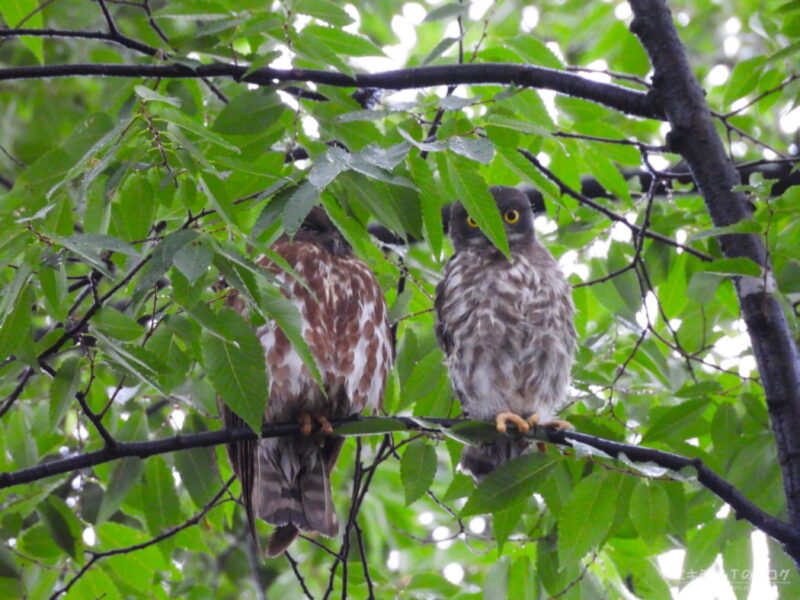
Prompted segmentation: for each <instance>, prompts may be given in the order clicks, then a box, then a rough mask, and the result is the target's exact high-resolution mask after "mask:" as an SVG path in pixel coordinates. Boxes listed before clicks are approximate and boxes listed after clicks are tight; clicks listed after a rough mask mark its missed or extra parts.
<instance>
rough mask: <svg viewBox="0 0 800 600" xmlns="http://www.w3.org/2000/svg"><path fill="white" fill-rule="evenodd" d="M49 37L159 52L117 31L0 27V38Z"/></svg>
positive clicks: (157, 53)
mask: <svg viewBox="0 0 800 600" xmlns="http://www.w3.org/2000/svg"><path fill="white" fill-rule="evenodd" d="M23 36H29V37H51V38H79V39H84V40H102V41H105V42H111V43H114V44H119V45H120V46H124V47H125V48H130V49H131V50H136V51H137V52H141V53H142V54H146V55H147V56H158V55H159V53H160V52H161V51H160V50H159V49H158V48H154V47H153V46H149V45H147V44H145V43H143V42H140V41H137V40H134V39H132V38H129V37H127V36H125V35H122V34H121V33H120V32H119V31H116V30H115V31H110V32H106V31H78V30H70V29H24V28H22V29H0V38H11V37H23Z"/></svg>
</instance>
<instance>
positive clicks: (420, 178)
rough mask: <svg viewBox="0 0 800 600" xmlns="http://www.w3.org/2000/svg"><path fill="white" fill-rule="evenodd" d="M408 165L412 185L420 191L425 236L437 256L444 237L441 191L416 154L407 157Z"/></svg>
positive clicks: (425, 164) (429, 169)
mask: <svg viewBox="0 0 800 600" xmlns="http://www.w3.org/2000/svg"><path fill="white" fill-rule="evenodd" d="M408 166H409V169H410V171H411V177H412V179H413V181H414V185H416V186H417V189H418V190H419V192H420V199H419V200H420V202H419V205H420V212H421V213H422V225H423V227H424V231H425V238H426V239H427V240H428V243H429V244H430V246H431V250H432V251H433V254H434V256H437V257H438V256H439V255H440V253H441V251H442V240H443V239H444V228H443V225H442V207H441V192H440V191H439V189H438V187H437V185H436V181H435V180H434V178H433V172H432V171H431V168H430V167H429V166H428V163H427V162H425V161H424V160H422V159H421V158H420V157H418V156H411V157H409V158H408Z"/></svg>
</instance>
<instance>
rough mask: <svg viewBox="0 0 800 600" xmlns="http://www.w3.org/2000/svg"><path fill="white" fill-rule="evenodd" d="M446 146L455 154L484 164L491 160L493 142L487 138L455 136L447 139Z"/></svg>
mask: <svg viewBox="0 0 800 600" xmlns="http://www.w3.org/2000/svg"><path fill="white" fill-rule="evenodd" d="M448 146H449V147H450V149H451V150H452V151H453V152H455V153H456V154H460V155H461V156H465V157H467V158H469V159H470V160H474V161H477V162H479V163H483V164H484V165H488V164H489V163H490V162H492V157H493V156H494V144H492V141H491V140H489V139H487V138H480V137H479V138H469V137H462V136H456V137H452V138H450V139H449V140H448Z"/></svg>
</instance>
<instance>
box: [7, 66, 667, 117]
mask: <svg viewBox="0 0 800 600" xmlns="http://www.w3.org/2000/svg"><path fill="white" fill-rule="evenodd" d="M247 70H248V67H247V66H241V65H232V64H225V63H212V64H208V65H199V66H197V67H194V68H193V67H190V66H187V65H183V64H176V63H175V64H164V65H120V64H103V63H88V64H62V65H41V66H25V67H9V68H6V69H0V81H3V80H12V79H42V78H49V77H76V76H78V77H80V76H84V77H103V76H105V77H157V78H203V77H230V78H232V79H235V80H237V81H244V82H247V83H255V84H259V85H266V86H273V85H275V84H276V83H278V82H282V81H305V82H313V83H317V84H322V85H332V86H336V87H353V88H365V87H367V88H369V87H371V88H379V89H388V90H404V89H410V88H419V87H430V86H437V85H462V84H464V85H475V84H512V85H517V86H520V87H534V88H543V89H550V90H553V91H556V92H560V93H562V94H566V95H568V96H574V97H576V98H583V99H585V100H591V101H593V102H597V103H600V104H603V105H605V106H608V107H609V108H613V109H615V110H619V111H621V112H624V113H627V114H630V115H635V116H639V117H646V118H651V119H663V118H664V117H663V114H662V112H661V111H660V109H659V108H658V107H657V106H655V105H654V104H653V103H652V102H651V100H650V96H649V95H648V94H646V93H644V92H640V91H637V90H632V89H630V88H626V87H623V86H620V85H615V84H611V83H602V82H599V81H593V80H591V79H586V78H584V77H580V76H579V75H575V74H572V73H567V72H566V71H558V70H556V69H547V68H544V67H536V66H533V65H523V64H511V63H509V64H507V63H481V64H459V65H434V66H424V67H411V68H408V69H398V70H395V71H384V72H381V73H359V74H356V75H353V76H351V75H347V74H345V73H339V72H336V71H322V70H316V69H272V68H268V67H264V68H262V69H258V70H256V71H254V72H252V73H250V74H249V75H246V76H245V74H246V73H247Z"/></svg>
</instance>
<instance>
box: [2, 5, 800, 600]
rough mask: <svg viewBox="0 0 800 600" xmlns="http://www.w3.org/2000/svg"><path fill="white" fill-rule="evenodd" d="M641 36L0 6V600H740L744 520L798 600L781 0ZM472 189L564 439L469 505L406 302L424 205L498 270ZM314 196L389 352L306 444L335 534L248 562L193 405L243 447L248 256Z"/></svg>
mask: <svg viewBox="0 0 800 600" xmlns="http://www.w3.org/2000/svg"><path fill="white" fill-rule="evenodd" d="M668 9H669V10H667V7H666V5H665V3H664V1H663V0H631V2H630V4H629V3H627V2H618V1H617V0H609V1H603V2H580V1H577V0H542V1H540V2H537V3H535V5H531V4H529V3H525V2H520V1H518V0H495V1H489V0H487V1H477V0H475V1H472V2H466V1H460V2H446V1H445V2H432V1H425V0H420V1H418V2H391V1H389V0H353V2H351V3H348V4H344V3H338V2H333V1H330V0H295V1H286V2H279V1H276V2H272V3H265V2H263V1H256V0H176V1H166V0H133V1H121V0H95V1H91V2H87V1H77V0H48V1H46V2H45V1H41V2H40V1H38V0H15V1H12V2H3V3H1V4H0V18H1V19H2V21H3V23H4V25H5V28H2V29H0V231H3V234H2V236H0V288H2V290H3V293H2V295H1V296H0V539H2V543H0V596H2V597H8V598H18V597H19V598H59V597H66V598H70V599H72V598H75V599H83V598H87V599H94V598H99V597H103V598H107V599H114V598H173V597H175V598H190V599H194V598H196V599H200V598H255V599H259V598H266V597H273V598H274V597H285V598H301V597H306V598H328V597H340V596H341V597H343V598H344V597H351V598H367V597H376V598H389V597H398V598H439V597H448V598H450V597H455V598H462V599H472V598H491V599H492V600H494V599H499V598H506V597H508V598H515V599H516V598H524V599H538V598H564V599H568V600H577V599H580V598H586V599H588V598H631V597H638V598H646V599H648V600H651V599H653V600H661V599H668V598H671V597H672V593H673V592H674V591H675V590H677V589H680V588H683V587H685V586H687V585H689V584H691V583H692V581H693V580H695V579H696V578H697V577H698V576H699V575H700V574H701V573H703V572H704V571H706V570H707V569H709V568H713V569H716V571H717V572H718V576H721V577H723V578H725V579H727V580H728V582H729V583H730V585H731V588H732V593H733V594H735V597H736V598H738V599H740V600H741V599H744V598H747V597H748V594H749V593H750V591H751V583H752V569H753V564H754V560H755V557H754V553H753V543H752V533H753V531H755V530H762V531H764V532H765V533H767V534H768V535H769V536H770V540H769V557H768V560H769V567H770V569H771V571H770V583H771V584H772V585H774V587H775V588H776V590H777V594H778V596H779V597H780V598H798V597H800V576H799V575H798V570H797V568H798V567H797V565H798V564H800V362H798V355H797V342H796V340H797V339H798V338H800V327H799V326H798V306H800V259H799V258H798V250H797V248H798V247H800V196H798V188H797V187H793V186H794V185H795V184H797V183H798V182H799V181H800V178H798V176H797V173H796V172H795V167H796V163H797V158H796V157H797V154H798V146H797V144H798V138H797V128H798V125H800V116H799V115H800V109H798V108H795V107H796V105H797V97H798V92H800V85H798V83H797V79H798V78H800V74H798V73H797V71H796V60H797V53H798V51H800V2H797V1H796V0H791V1H783V0H782V1H777V0H775V1H769V2H754V1H752V0H714V1H712V0H701V1H699V2H684V1H677V0H676V1H673V2H670V3H669V7H668ZM670 11H671V12H670ZM496 184H503V185H520V186H524V189H526V190H527V191H528V193H529V196H530V198H531V201H532V203H533V206H534V208H535V210H536V213H537V218H536V229H537V235H538V236H539V238H540V239H541V240H542V241H543V243H545V245H546V246H547V247H548V248H549V249H550V250H551V252H552V253H553V254H554V255H555V256H556V257H557V258H558V259H559V262H560V263H561V265H562V267H563V268H564V270H565V273H567V274H568V276H569V280H570V282H571V283H572V284H573V286H574V293H573V297H574V301H575V305H576V308H577V316H576V327H577V330H578V336H579V344H580V346H579V350H578V355H577V361H576V365H575V368H574V369H573V382H572V389H571V393H570V403H569V406H568V407H567V408H566V409H565V411H564V413H563V417H564V418H567V419H568V420H569V421H571V422H572V423H573V424H574V425H575V427H576V430H577V431H576V432H566V433H565V432H548V431H543V430H541V429H537V430H536V431H534V432H533V433H532V434H531V436H532V437H534V438H535V439H537V440H544V441H546V442H550V443H547V444H546V446H545V447H546V451H544V452H532V453H530V454H527V455H524V456H522V457H520V458H518V459H516V460H515V461H513V462H511V463H508V464H507V465H505V466H504V467H502V468H501V469H500V470H498V471H497V472H496V473H495V474H493V475H492V476H490V477H489V478H488V479H487V480H486V481H485V482H484V483H483V484H482V485H481V486H478V487H477V488H476V487H475V484H474V483H473V482H472V480H471V479H470V478H468V477H466V476H465V475H463V474H461V473H459V472H457V470H456V465H457V463H458V457H459V454H460V452H461V449H462V447H463V444H465V443H475V442H476V440H479V439H483V438H485V437H486V436H491V435H495V434H494V433H493V428H492V427H491V425H487V424H479V423H471V422H465V421H464V420H463V419H459V418H458V417H459V416H460V407H459V405H458V402H457V400H455V399H454V397H453V395H452V392H451V391H450V383H449V380H448V375H447V371H446V368H445V366H444V364H443V357H442V353H441V351H440V349H439V348H438V347H437V345H436V341H435V336H434V329H433V321H434V318H433V313H432V298H433V292H434V287H435V285H436V282H437V281H438V279H439V277H440V274H441V270H442V267H443V265H444V262H445V261H446V260H447V258H448V257H449V255H450V254H451V252H452V249H451V247H450V245H449V242H448V240H447V238H446V235H445V229H444V223H443V219H442V209H443V208H444V207H445V205H446V204H447V203H449V202H451V201H454V200H458V201H461V202H463V203H464V205H465V206H466V207H467V209H468V211H469V212H470V215H472V216H473V217H474V219H475V220H476V221H477V222H478V225H479V226H480V227H481V229H482V230H483V231H484V232H485V233H486V235H487V236H488V237H489V238H490V239H491V240H492V241H493V242H494V243H495V244H496V245H497V246H498V247H499V248H501V249H507V242H506V240H505V234H504V232H503V228H502V223H501V221H500V216H499V214H498V213H497V210H496V209H495V208H494V204H493V203H492V200H491V196H490V194H489V186H490V185H496ZM318 204H321V205H322V206H323V207H324V208H325V209H326V211H327V212H328V214H329V215H330V217H331V219H332V220H333V222H334V223H335V224H336V225H337V226H338V227H339V229H340V230H341V231H342V233H343V234H344V236H345V237H346V238H347V240H348V241H349V242H350V243H351V245H352V246H353V248H354V252H355V253H356V254H357V255H358V256H359V257H361V258H362V259H363V260H364V261H365V262H366V263H367V264H368V265H369V267H370V268H371V269H372V270H373V272H374V273H375V274H376V276H377V278H378V280H379V282H380V284H381V286H382V287H383V289H384V291H385V293H386V297H387V301H388V303H389V306H390V312H391V319H392V323H393V325H394V326H395V327H396V333H397V335H396V337H397V344H396V346H397V363H396V366H395V368H394V370H393V372H392V375H391V378H390V382H389V387H388V391H387V394H386V397H385V400H384V405H383V411H382V414H383V415H385V416H382V417H378V418H363V419H359V420H355V421H353V422H347V423H339V428H338V429H337V431H338V432H340V433H342V434H344V435H347V436H348V440H347V442H346V443H345V446H344V450H343V452H342V457H341V458H340V461H339V465H338V467H337V469H336V470H335V472H334V475H333V489H334V496H335V503H336V506H337V507H338V513H339V520H340V522H341V523H342V524H343V527H342V529H343V531H344V534H343V535H340V537H339V539H336V540H327V539H324V538H315V537H310V538H305V539H299V540H298V541H296V542H295V543H294V544H293V545H292V547H291V548H290V550H289V552H288V553H287V554H286V556H285V557H282V558H279V559H275V560H264V559H263V557H260V556H257V555H256V554H255V553H254V552H253V549H252V548H250V545H249V544H248V542H247V527H246V524H245V517H244V510H243V509H242V507H241V506H240V504H239V503H238V498H239V493H240V488H239V484H238V482H236V481H235V479H234V478H233V474H232V470H231V468H230V465H229V464H228V462H227V460H226V457H225V451H224V447H223V444H224V443H225V442H229V441H232V440H241V439H246V438H251V437H253V436H254V435H255V434H254V433H253V432H252V431H250V430H248V429H237V430H224V428H223V425H222V422H221V419H220V418H219V413H218V408H217V398H218V397H220V398H222V399H223V401H224V402H226V403H227V404H228V405H229V406H230V407H231V408H232V409H233V410H235V411H236V412H237V414H239V415H241V416H242V418H243V419H244V420H245V421H247V423H248V424H249V425H250V426H251V427H252V429H253V430H256V431H259V430H260V429H261V415H262V414H263V409H264V404H265V402H266V400H267V399H266V394H265V392H266V389H267V388H266V376H265V374H264V357H263V353H261V352H260V350H259V348H260V347H259V342H258V340H257V338H256V336H255V333H254V326H256V325H258V324H261V323H264V322H266V321H268V320H274V321H275V322H276V323H277V324H278V325H280V326H281V327H282V328H283V329H284V331H286V332H287V334H288V335H289V337H290V338H291V339H292V341H293V343H295V344H296V346H297V347H298V348H301V349H302V348H303V346H304V344H303V342H302V336H301V335H300V334H299V333H300V332H299V326H298V320H297V317H298V315H297V313H296V312H295V311H293V309H292V306H291V305H290V304H289V303H288V302H287V301H286V300H284V298H283V297H282V295H281V293H280V290H279V288H278V286H277V285H276V283H275V281H274V280H273V278H271V277H269V276H268V275H266V274H265V273H264V272H262V270H261V269H260V268H258V267H257V266H256V264H255V259H256V258H257V257H258V256H259V255H261V254H264V253H269V246H270V244H271V243H272V242H273V241H274V240H275V239H276V238H277V237H278V236H279V235H281V234H283V233H287V234H289V235H292V234H293V233H294V232H295V231H296V230H297V229H298V227H299V226H300V224H301V223H302V220H303V218H304V217H305V215H306V214H307V213H308V211H309V210H310V209H311V208H312V207H313V206H315V205H318ZM231 290H236V291H237V293H239V294H240V295H241V296H242V297H243V298H244V299H245V300H246V302H247V304H248V306H249V308H250V310H249V313H248V316H246V317H242V316H240V315H238V314H236V313H234V312H233V311H231V310H230V309H228V308H226V307H225V306H224V300H225V298H226V296H227V295H228V294H229V293H230V291H231ZM309 360H311V359H310V357H309ZM296 431H297V425H296V424H291V423H289V424H279V425H275V426H266V427H265V428H264V429H263V431H261V433H262V434H263V435H292V434H294V433H296ZM259 528H260V531H261V533H262V534H266V533H267V532H268V527H267V526H266V525H265V524H263V523H262V524H259ZM672 550H681V551H684V552H685V557H684V560H683V563H682V572H681V573H680V574H679V575H676V574H675V573H666V572H664V570H663V569H662V567H661V566H660V563H659V561H658V557H659V556H662V555H664V554H665V553H667V552H669V551H672Z"/></svg>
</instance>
